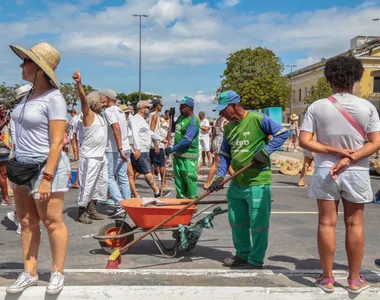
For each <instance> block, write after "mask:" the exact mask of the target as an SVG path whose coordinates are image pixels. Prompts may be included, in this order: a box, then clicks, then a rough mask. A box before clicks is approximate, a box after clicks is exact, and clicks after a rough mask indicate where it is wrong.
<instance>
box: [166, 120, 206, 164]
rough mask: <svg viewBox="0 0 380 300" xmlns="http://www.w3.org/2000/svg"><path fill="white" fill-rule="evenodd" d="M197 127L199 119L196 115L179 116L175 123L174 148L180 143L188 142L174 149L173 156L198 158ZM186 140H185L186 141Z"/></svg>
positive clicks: (198, 126)
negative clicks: (189, 116)
mask: <svg viewBox="0 0 380 300" xmlns="http://www.w3.org/2000/svg"><path fill="white" fill-rule="evenodd" d="M199 128H200V121H199V119H198V118H197V117H195V116H192V117H191V118H187V117H184V116H182V115H181V116H179V117H178V119H177V121H176V124H175V136H174V147H173V148H174V149H176V148H177V147H178V146H180V144H181V143H184V142H185V144H188V142H190V144H189V145H186V146H185V147H182V146H181V147H179V148H180V149H178V150H175V152H174V154H173V155H174V156H177V157H182V158H191V159H198V156H199ZM186 140H187V141H188V142H187V141H186Z"/></svg>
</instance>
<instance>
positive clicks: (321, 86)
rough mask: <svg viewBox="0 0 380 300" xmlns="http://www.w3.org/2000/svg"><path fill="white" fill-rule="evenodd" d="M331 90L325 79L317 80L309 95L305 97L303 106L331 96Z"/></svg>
mask: <svg viewBox="0 0 380 300" xmlns="http://www.w3.org/2000/svg"><path fill="white" fill-rule="evenodd" d="M331 94H332V88H331V86H330V84H329V83H328V82H327V80H326V77H324V76H323V77H321V78H319V79H318V82H317V85H316V86H313V87H312V88H311V90H310V92H309V94H308V95H307V96H306V97H305V100H304V101H305V104H311V103H313V102H314V101H317V100H319V99H323V98H327V97H329V96H331Z"/></svg>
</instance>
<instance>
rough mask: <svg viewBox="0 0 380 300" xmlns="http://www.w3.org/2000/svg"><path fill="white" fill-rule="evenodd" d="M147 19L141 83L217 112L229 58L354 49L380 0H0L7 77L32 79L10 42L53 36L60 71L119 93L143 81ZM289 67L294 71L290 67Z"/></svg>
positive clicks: (170, 100)
mask: <svg viewBox="0 0 380 300" xmlns="http://www.w3.org/2000/svg"><path fill="white" fill-rule="evenodd" d="M132 14H147V15H148V17H147V18H143V19H142V24H143V26H142V90H143V92H147V93H156V94H159V95H161V96H162V97H163V101H164V105H165V108H167V109H168V108H169V107H171V106H173V105H175V100H176V99H179V98H181V97H183V96H185V95H186V96H190V97H193V98H194V99H195V101H196V107H195V110H196V112H198V111H200V110H204V111H206V114H207V115H209V116H215V113H213V112H212V108H213V107H214V104H213V99H214V93H215V91H216V90H217V88H218V87H219V86H220V81H221V78H220V76H221V75H222V74H223V71H224V69H225V66H226V65H225V63H226V58H227V57H228V55H229V54H230V53H233V52H234V51H237V50H239V49H242V48H246V47H257V46H262V47H267V48H269V49H271V50H273V51H274V52H275V53H276V54H277V55H278V56H279V57H280V58H281V60H282V61H283V63H284V65H287V64H295V65H297V66H298V68H301V67H304V66H307V65H309V64H312V63H315V62H317V61H319V60H320V59H321V58H328V57H330V56H333V55H336V54H338V53H341V52H344V51H346V50H348V49H349V46H350V39H351V38H353V37H355V36H357V35H368V36H369V35H371V36H372V35H374V36H377V35H379V36H380V22H373V21H372V19H373V18H377V17H379V18H380V0H373V1H371V0H367V1H362V0H344V1H342V0H319V1H305V0H287V1H284V0H272V1H259V0H209V1H202V0H59V1H58V0H7V1H0V15H1V18H0V40H1V43H0V67H1V72H0V82H6V83H7V84H10V85H11V84H24V83H25V82H23V81H22V79H21V69H20V68H19V64H20V59H19V58H18V57H16V55H14V54H13V52H12V51H11V50H10V48H9V45H10V44H13V45H20V46H23V47H25V48H30V47H32V46H33V45H34V44H36V43H38V42H42V41H46V42H48V43H50V44H52V45H53V46H55V47H56V48H57V49H58V51H59V52H60V54H61V57H62V60H61V63H60V65H59V66H58V68H57V71H56V74H57V77H58V80H59V81H60V82H72V79H71V76H72V74H73V73H74V71H75V70H76V69H77V68H79V69H80V71H81V74H82V78H83V83H85V84H90V85H92V86H93V87H95V88H96V89H99V90H102V89H108V88H112V89H114V90H116V91H117V92H119V93H130V92H133V91H137V90H138V83H139V82H138V58H139V20H138V18H136V17H133V16H132ZM285 71H286V70H285Z"/></svg>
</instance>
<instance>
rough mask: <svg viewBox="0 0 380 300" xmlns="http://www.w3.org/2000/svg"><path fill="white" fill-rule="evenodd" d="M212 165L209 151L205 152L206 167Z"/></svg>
mask: <svg viewBox="0 0 380 300" xmlns="http://www.w3.org/2000/svg"><path fill="white" fill-rule="evenodd" d="M212 163H213V162H212V154H211V152H210V151H207V165H208V166H211V164H212Z"/></svg>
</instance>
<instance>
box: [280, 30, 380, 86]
mask: <svg viewBox="0 0 380 300" xmlns="http://www.w3.org/2000/svg"><path fill="white" fill-rule="evenodd" d="M371 38H372V37H371ZM379 47H380V38H378V37H376V38H374V39H373V40H370V41H369V42H367V43H365V44H363V45H362V46H360V47H358V48H356V49H350V50H347V51H345V52H343V53H340V54H338V55H335V56H332V57H329V58H328V59H325V58H322V59H321V61H320V62H317V63H315V64H312V65H309V66H307V67H304V68H302V69H299V70H296V71H294V72H292V73H289V74H286V75H285V76H286V77H288V78H290V77H294V76H297V75H300V74H303V73H306V72H310V71H313V70H315V69H318V68H320V67H323V66H324V65H325V64H326V62H327V61H328V60H329V59H331V58H334V57H337V56H350V55H354V56H355V57H360V56H364V55H365V54H369V55H371V51H372V50H373V49H374V48H379Z"/></svg>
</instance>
